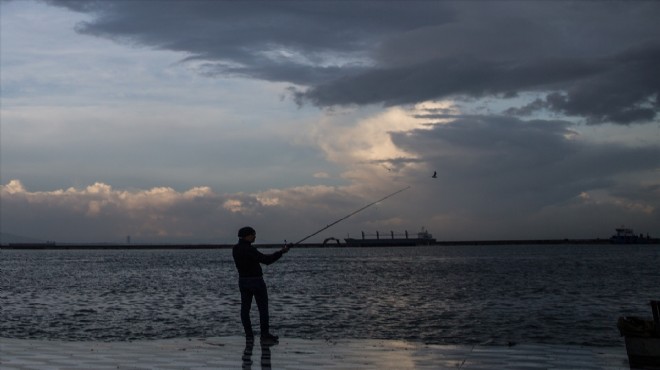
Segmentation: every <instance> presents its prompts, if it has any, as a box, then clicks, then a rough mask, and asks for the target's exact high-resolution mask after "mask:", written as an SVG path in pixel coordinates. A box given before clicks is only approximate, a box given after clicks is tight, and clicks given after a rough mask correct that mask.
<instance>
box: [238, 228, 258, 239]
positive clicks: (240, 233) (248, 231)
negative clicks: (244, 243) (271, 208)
mask: <svg viewBox="0 0 660 370" xmlns="http://www.w3.org/2000/svg"><path fill="white" fill-rule="evenodd" d="M248 235H257V232H256V231H255V230H254V229H253V228H251V227H250V226H245V227H242V228H241V229H240V230H238V237H239V238H244V237H246V236H248Z"/></svg>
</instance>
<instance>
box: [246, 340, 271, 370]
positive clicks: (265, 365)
mask: <svg viewBox="0 0 660 370" xmlns="http://www.w3.org/2000/svg"><path fill="white" fill-rule="evenodd" d="M275 344H277V343H272V342H267V341H266V342H261V369H262V370H266V369H268V370H270V369H271V362H270V347H272V346H274V345H275ZM253 351H254V339H248V340H246V341H245V349H244V350H243V357H242V360H243V369H244V370H251V369H252V352H253Z"/></svg>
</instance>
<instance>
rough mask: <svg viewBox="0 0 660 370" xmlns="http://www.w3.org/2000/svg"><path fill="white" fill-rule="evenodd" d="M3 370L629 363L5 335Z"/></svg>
mask: <svg viewBox="0 0 660 370" xmlns="http://www.w3.org/2000/svg"><path fill="white" fill-rule="evenodd" d="M0 346H1V347H2V349H3V355H2V356H1V357H0V367H2V368H3V369H16V370H19V369H28V368H44V369H45V368H48V369H67V370H69V369H108V370H110V369H191V368H195V369H218V368H220V369H239V368H243V369H246V368H247V369H251V368H262V369H271V368H278V369H303V368H306V369H338V368H345V369H356V370H363V369H387V370H389V369H392V370H395V369H396V370H400V369H434V370H439V369H456V368H461V369H474V370H479V369H509V368H522V367H524V368H530V369H531V368H534V369H537V368H538V369H555V368H580V369H583V370H596V369H599V370H602V369H608V370H623V369H628V368H629V363H628V358H627V356H626V351H625V348H624V347H618V348H616V347H585V346H565V345H544V344H519V345H513V346H508V347H505V346H480V345H429V344H423V343H414V342H408V341H403V340H379V339H362V340H355V339H353V340H351V339H345V340H333V341H327V340H324V339H298V338H281V339H280V342H279V344H277V345H275V346H266V345H260V344H259V343H258V342H257V343H256V344H253V345H249V344H248V343H246V341H245V339H244V338H242V337H236V336H234V337H210V338H175V339H165V340H154V341H132V342H128V341H126V342H66V341H43V340H21V339H8V338H0Z"/></svg>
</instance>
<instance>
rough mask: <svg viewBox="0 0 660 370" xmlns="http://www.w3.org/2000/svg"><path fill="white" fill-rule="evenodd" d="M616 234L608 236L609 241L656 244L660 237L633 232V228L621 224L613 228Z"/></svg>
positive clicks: (614, 242) (615, 242)
mask: <svg viewBox="0 0 660 370" xmlns="http://www.w3.org/2000/svg"><path fill="white" fill-rule="evenodd" d="M615 230H616V234H614V235H612V236H611V237H610V242H612V243H613V244H656V243H659V242H660V239H657V238H651V237H650V236H649V235H648V234H646V236H644V235H642V234H639V235H637V234H635V233H634V232H633V229H631V228H628V227H625V226H621V227H618V228H616V229H615Z"/></svg>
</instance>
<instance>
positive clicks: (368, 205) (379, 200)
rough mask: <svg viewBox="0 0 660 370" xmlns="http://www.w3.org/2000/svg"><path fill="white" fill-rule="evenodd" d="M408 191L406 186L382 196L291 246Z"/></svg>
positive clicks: (408, 187)
mask: <svg viewBox="0 0 660 370" xmlns="http://www.w3.org/2000/svg"><path fill="white" fill-rule="evenodd" d="M408 189H410V186H406V187H405V188H403V189H399V190H397V191H395V192H394V193H392V194H389V195H386V196H384V197H382V198H380V199H378V200H377V201H375V202H372V203H369V204H367V205H366V206H364V207H362V208H360V209H358V210H357V211H354V212H352V213H349V214H348V215H346V216H344V217H342V218H340V219H339V220H337V221H335V222H333V223H331V224H329V225H327V226H326V227H324V228H322V229H321V230H318V231H315V232H314V233H312V234H309V235H307V236H306V237H304V238H302V239H300V240H299V241H297V242H296V243H293V245H298V244H300V243H302V242H304V241H305V240H307V239H309V238H311V237H312V236H314V235H316V234H318V233H320V232H321V231H323V230H326V229H328V228H330V227H331V226H334V225H336V224H338V223H340V222H342V221H344V220H345V219H347V218H349V217H351V216H353V215H354V214H356V213H360V212H362V211H364V210H365V209H367V208H369V207H371V206H373V205H374V204H376V203H380V202H382V201H384V200H385V199H387V198H391V197H393V196H395V195H397V194H399V193H401V192H402V191H405V190H408Z"/></svg>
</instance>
